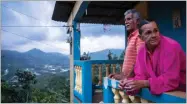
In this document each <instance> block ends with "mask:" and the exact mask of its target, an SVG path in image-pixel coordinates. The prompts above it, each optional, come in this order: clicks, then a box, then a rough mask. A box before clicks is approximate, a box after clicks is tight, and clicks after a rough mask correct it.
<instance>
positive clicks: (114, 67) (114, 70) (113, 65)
mask: <svg viewBox="0 0 187 104" xmlns="http://www.w3.org/2000/svg"><path fill="white" fill-rule="evenodd" d="M112 69H113V73H116V64H112Z"/></svg>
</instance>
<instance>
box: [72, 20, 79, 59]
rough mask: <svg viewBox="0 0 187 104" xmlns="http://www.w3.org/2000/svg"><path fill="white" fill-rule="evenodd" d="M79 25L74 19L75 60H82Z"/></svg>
mask: <svg viewBox="0 0 187 104" xmlns="http://www.w3.org/2000/svg"><path fill="white" fill-rule="evenodd" d="M78 28H79V27H78V26H77V22H76V21H73V41H74V42H73V46H74V49H73V53H74V54H73V58H74V60H80V29H78Z"/></svg>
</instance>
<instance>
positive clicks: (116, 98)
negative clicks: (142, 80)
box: [73, 60, 186, 103]
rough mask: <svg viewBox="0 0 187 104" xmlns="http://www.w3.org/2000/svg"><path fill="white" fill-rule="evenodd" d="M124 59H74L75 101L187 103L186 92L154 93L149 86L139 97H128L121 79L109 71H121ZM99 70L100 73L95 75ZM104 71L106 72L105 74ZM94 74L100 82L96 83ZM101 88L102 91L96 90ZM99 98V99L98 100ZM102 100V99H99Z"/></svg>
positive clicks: (142, 90)
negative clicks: (111, 76) (120, 82)
mask: <svg viewBox="0 0 187 104" xmlns="http://www.w3.org/2000/svg"><path fill="white" fill-rule="evenodd" d="M122 64H123V61H122V60H88V61H81V60H75V61H74V90H73V91H74V103H92V102H94V103H96V102H97V103H99V102H104V103H130V102H133V103H137V102H142V103H150V102H151V103H185V102H186V93H185V92H181V91H172V92H167V93H163V94H161V95H152V94H151V93H150V91H149V89H148V88H143V89H141V91H140V92H139V93H138V94H137V95H136V96H137V97H139V98H141V99H140V101H138V99H136V98H137V97H132V96H130V98H127V97H126V96H124V95H125V91H120V90H119V88H118V84H119V81H117V80H114V79H109V78H108V77H107V76H108V75H109V73H116V72H121V69H122V68H121V67H122ZM95 72H98V75H94V74H95ZM103 73H104V74H103ZM94 76H96V77H98V79H99V81H98V83H94ZM97 89H100V92H99V93H98V92H96V90H97ZM96 100H97V101H96ZM98 100H100V101H98Z"/></svg>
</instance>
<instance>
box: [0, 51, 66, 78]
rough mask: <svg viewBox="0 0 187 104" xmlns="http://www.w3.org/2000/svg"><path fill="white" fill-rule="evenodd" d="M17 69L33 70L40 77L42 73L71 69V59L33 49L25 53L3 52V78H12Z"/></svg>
mask: <svg viewBox="0 0 187 104" xmlns="http://www.w3.org/2000/svg"><path fill="white" fill-rule="evenodd" d="M17 69H27V70H32V71H33V72H34V73H36V74H38V75H41V74H42V71H43V72H44V73H45V72H46V73H47V72H49V73H50V72H51V73H53V74H55V73H58V72H60V71H61V72H63V71H67V69H69V58H68V56H67V55H63V54H60V53H46V52H43V51H41V50H39V49H32V50H29V51H27V52H24V53H21V52H17V51H10V50H1V73H2V76H6V77H7V78H10V77H12V76H13V75H14V73H15V72H16V70H17ZM57 69H58V71H57Z"/></svg>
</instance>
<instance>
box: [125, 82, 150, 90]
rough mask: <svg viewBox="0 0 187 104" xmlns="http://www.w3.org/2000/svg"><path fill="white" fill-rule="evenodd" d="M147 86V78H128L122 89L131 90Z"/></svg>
mask: <svg viewBox="0 0 187 104" xmlns="http://www.w3.org/2000/svg"><path fill="white" fill-rule="evenodd" d="M148 86H149V82H148V80H128V81H126V83H125V86H124V89H125V90H126V91H128V92H131V91H135V90H139V89H141V88H145V87H148Z"/></svg>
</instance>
